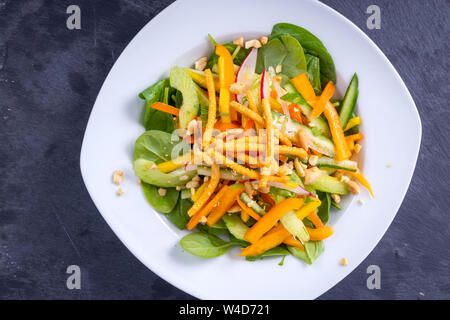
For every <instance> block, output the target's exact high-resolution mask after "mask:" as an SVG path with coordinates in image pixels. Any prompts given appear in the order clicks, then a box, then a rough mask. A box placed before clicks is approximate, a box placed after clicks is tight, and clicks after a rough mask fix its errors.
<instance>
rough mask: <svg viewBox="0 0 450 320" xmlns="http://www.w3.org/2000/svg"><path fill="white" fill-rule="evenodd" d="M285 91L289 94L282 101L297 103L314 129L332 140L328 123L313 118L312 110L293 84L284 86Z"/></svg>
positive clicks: (319, 118)
mask: <svg viewBox="0 0 450 320" xmlns="http://www.w3.org/2000/svg"><path fill="white" fill-rule="evenodd" d="M284 89H285V90H286V91H287V92H288V94H286V95H284V96H282V97H281V99H282V100H284V101H287V102H291V103H295V104H297V105H298V106H299V108H300V109H301V110H302V113H303V114H304V115H305V116H306V118H308V121H309V122H311V123H313V124H314V127H315V128H317V129H318V130H319V131H320V133H321V134H323V135H324V136H325V137H327V138H330V137H331V132H330V127H329V126H328V123H327V121H326V120H325V119H323V118H322V117H318V118H313V117H312V116H311V111H312V108H311V106H310V105H309V104H308V102H306V100H305V99H303V97H302V96H301V95H300V93H299V92H298V91H297V89H295V87H294V85H293V84H292V83H287V84H286V85H285V86H284Z"/></svg>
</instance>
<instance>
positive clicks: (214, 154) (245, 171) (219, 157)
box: [211, 150, 259, 179]
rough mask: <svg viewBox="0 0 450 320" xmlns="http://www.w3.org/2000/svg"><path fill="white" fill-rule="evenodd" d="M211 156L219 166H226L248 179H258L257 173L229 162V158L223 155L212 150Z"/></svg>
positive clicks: (231, 161)
mask: <svg viewBox="0 0 450 320" xmlns="http://www.w3.org/2000/svg"><path fill="white" fill-rule="evenodd" d="M211 156H212V157H213V158H214V159H215V160H216V161H217V162H218V163H221V164H224V165H226V166H227V167H229V168H230V169H232V170H234V171H236V172H237V173H240V174H242V175H244V176H246V177H249V178H250V179H258V178H259V174H258V172H256V171H254V170H251V169H248V168H246V167H244V166H241V165H240V164H238V163H236V162H234V161H233V160H231V159H230V158H228V157H226V156H224V155H223V154H221V153H219V152H217V151H215V150H212V151H211Z"/></svg>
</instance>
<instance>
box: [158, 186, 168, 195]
mask: <svg viewBox="0 0 450 320" xmlns="http://www.w3.org/2000/svg"><path fill="white" fill-rule="evenodd" d="M166 193H167V189H164V188H159V189H158V194H159V195H160V196H161V197H165V196H166Z"/></svg>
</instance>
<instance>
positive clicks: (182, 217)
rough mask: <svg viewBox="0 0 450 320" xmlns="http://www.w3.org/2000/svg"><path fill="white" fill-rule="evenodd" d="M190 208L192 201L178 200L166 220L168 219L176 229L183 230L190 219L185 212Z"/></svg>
mask: <svg viewBox="0 0 450 320" xmlns="http://www.w3.org/2000/svg"><path fill="white" fill-rule="evenodd" d="M191 206H192V201H191V200H190V199H180V201H178V203H177V205H176V206H175V208H173V210H172V211H170V212H169V213H168V214H167V215H166V216H167V219H169V220H170V222H172V223H173V224H174V225H175V226H176V227H177V228H178V229H180V230H183V229H185V228H186V224H187V223H188V221H189V219H190V217H189V215H188V213H187V212H188V210H189V208H190V207H191Z"/></svg>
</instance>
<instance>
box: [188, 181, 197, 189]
mask: <svg viewBox="0 0 450 320" xmlns="http://www.w3.org/2000/svg"><path fill="white" fill-rule="evenodd" d="M199 185H200V183H199V182H198V181H194V180H191V181H189V182H188V183H186V188H188V189H190V188H197V187H198V186H199Z"/></svg>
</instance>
